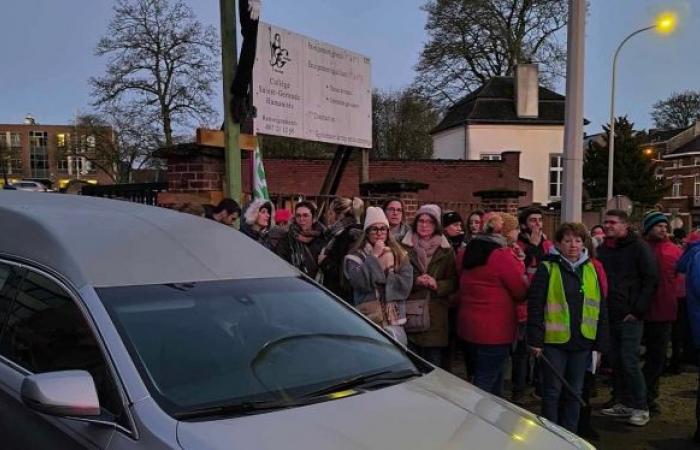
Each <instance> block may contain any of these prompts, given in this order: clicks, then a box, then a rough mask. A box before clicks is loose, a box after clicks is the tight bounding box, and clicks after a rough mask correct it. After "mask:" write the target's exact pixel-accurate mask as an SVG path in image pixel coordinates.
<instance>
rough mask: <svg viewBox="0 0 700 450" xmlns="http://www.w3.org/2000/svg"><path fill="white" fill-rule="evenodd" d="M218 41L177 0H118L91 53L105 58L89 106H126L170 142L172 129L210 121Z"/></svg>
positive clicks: (215, 35) (217, 71)
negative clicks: (158, 126)
mask: <svg viewBox="0 0 700 450" xmlns="http://www.w3.org/2000/svg"><path fill="white" fill-rule="evenodd" d="M219 49H220V45H219V40H218V38H217V33H216V31H215V30H214V28H213V27H204V26H203V25H202V24H201V23H200V22H199V21H197V19H196V17H195V15H194V13H193V12H192V10H191V9H190V8H189V7H188V6H187V5H185V3H184V2H183V1H182V0H175V2H174V3H172V4H170V3H169V2H168V0H117V1H116V4H115V6H114V17H113V18H112V21H111V22H110V24H109V27H108V29H107V33H106V35H105V36H104V37H103V38H102V39H100V41H99V43H98V44H97V48H96V50H95V53H96V54H97V55H98V56H108V57H110V59H109V62H108V64H107V69H106V73H105V75H104V76H103V77H98V78H91V79H90V83H91V84H92V87H93V97H94V99H95V100H94V105H95V106H98V107H104V106H106V105H110V104H112V103H115V102H116V103H120V104H121V105H129V108H130V109H138V110H140V111H142V113H144V114H147V118H148V119H149V120H151V121H153V122H155V123H158V124H159V125H160V127H161V129H162V134H163V139H164V143H165V145H167V146H170V145H172V144H173V143H174V139H173V134H174V132H173V128H174V127H175V125H182V126H190V125H192V124H193V123H197V124H207V123H213V119H214V116H215V113H214V109H213V108H212V106H211V105H212V99H213V94H214V91H213V84H214V82H215V81H217V80H218V79H219V77H220V70H219V57H218V55H219Z"/></svg>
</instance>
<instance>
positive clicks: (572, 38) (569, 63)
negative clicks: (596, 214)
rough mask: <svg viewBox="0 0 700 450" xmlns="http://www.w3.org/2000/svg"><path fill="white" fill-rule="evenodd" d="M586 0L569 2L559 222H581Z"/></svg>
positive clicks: (570, 0)
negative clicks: (562, 171) (562, 170)
mask: <svg viewBox="0 0 700 450" xmlns="http://www.w3.org/2000/svg"><path fill="white" fill-rule="evenodd" d="M585 30H586V0H569V23H568V26H567V45H566V46H567V58H566V113H565V126H564V156H563V161H562V162H563V166H564V174H563V177H564V179H563V180H562V181H563V188H564V192H563V193H562V205H561V218H562V221H564V222H580V221H581V206H582V205H581V203H582V199H583V75H584V74H583V66H584V60H585V39H586V34H585Z"/></svg>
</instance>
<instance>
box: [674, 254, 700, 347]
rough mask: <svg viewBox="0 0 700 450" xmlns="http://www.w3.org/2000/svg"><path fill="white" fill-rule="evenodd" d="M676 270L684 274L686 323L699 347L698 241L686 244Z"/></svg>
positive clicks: (694, 342) (699, 283)
mask: <svg viewBox="0 0 700 450" xmlns="http://www.w3.org/2000/svg"><path fill="white" fill-rule="evenodd" d="M678 271H679V272H680V273H683V274H685V289H686V296H685V301H686V305H687V309H688V323H689V324H690V331H691V334H692V335H693V344H694V345H695V348H700V241H696V242H692V243H690V244H688V247H687V248H686V249H685V252H684V253H683V256H681V259H680V261H678Z"/></svg>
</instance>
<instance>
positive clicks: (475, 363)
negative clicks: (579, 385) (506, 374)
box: [464, 343, 511, 397]
mask: <svg viewBox="0 0 700 450" xmlns="http://www.w3.org/2000/svg"><path fill="white" fill-rule="evenodd" d="M464 347H465V348H464V354H465V358H466V359H467V360H470V361H466V362H467V364H468V365H470V366H471V367H472V368H473V378H472V384H473V385H474V386H476V387H478V388H479V389H482V390H484V391H486V392H489V393H491V394H493V395H498V396H499V397H500V396H501V392H502V389H503V365H504V363H505V361H506V359H507V358H508V354H509V353H510V347H511V346H510V344H504V345H487V344H474V343H466V344H465V346H464Z"/></svg>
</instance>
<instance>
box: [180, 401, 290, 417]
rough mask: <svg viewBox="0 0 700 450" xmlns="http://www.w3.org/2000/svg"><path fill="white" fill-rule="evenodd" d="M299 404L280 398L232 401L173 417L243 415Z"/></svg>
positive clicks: (184, 412) (183, 412)
mask: <svg viewBox="0 0 700 450" xmlns="http://www.w3.org/2000/svg"><path fill="white" fill-rule="evenodd" d="M299 404H300V402H296V401H292V402H290V401H280V400H271V401H256V402H240V403H230V404H222V405H216V406H209V407H205V408H195V409H191V410H189V411H182V412H177V413H175V414H173V417H174V418H176V419H178V420H187V419H196V418H199V417H211V416H243V415H247V414H257V413H260V412H263V411H273V410H277V409H285V408H291V407H292V406H299Z"/></svg>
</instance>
